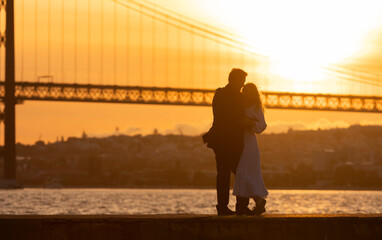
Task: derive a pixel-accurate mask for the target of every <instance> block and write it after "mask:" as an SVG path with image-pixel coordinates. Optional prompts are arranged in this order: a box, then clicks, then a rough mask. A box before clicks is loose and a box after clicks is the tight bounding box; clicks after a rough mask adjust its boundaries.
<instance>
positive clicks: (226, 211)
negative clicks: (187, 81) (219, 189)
mask: <svg viewBox="0 0 382 240" xmlns="http://www.w3.org/2000/svg"><path fill="white" fill-rule="evenodd" d="M216 210H217V211H218V216H230V215H235V212H234V211H232V210H231V209H229V208H228V207H227V206H224V207H219V206H218V205H216Z"/></svg>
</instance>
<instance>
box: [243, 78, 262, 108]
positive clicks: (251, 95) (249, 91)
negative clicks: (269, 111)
mask: <svg viewBox="0 0 382 240" xmlns="http://www.w3.org/2000/svg"><path fill="white" fill-rule="evenodd" d="M243 94H244V95H245V96H246V97H245V106H246V107H249V106H252V105H255V106H256V107H258V108H260V109H261V110H262V111H263V112H264V107H263V103H262V102H261V97H260V93H259V90H257V87H256V85H255V84H253V83H247V84H245V85H244V87H243Z"/></svg>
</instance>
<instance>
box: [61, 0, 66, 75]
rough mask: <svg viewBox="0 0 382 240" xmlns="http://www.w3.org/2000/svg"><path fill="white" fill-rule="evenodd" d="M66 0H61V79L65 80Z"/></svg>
mask: <svg viewBox="0 0 382 240" xmlns="http://www.w3.org/2000/svg"><path fill="white" fill-rule="evenodd" d="M64 2H65V0H61V81H62V82H64V81H65V71H64V61H65V55H64V53H65V51H64V50H65V44H64V42H65V35H64V32H65V31H64V30H65V21H64V20H65V10H64V9H65V6H64Z"/></svg>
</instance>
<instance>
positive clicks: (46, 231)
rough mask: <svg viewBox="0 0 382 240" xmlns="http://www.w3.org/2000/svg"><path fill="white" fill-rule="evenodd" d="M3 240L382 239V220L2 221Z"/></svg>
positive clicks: (368, 217)
mask: <svg viewBox="0 0 382 240" xmlns="http://www.w3.org/2000/svg"><path fill="white" fill-rule="evenodd" d="M0 239H1V240H13V239H23V240H25V239H39V240H40V239H41V240H44V239H49V240H50V239H54V240H61V239H65V240H66V239H73V240H76V239H81V240H87V239H91V240H98V239H112V240H114V239H166V240H172V239H177V240H178V239H180V240H188V239H261V240H265V239H282V240H288V239H304V240H305V239H327V240H330V239H373V240H374V239H375V240H377V239H382V214H374V215H369V214H368V215H363V214H362V215H361V214H357V215H355V214H346V215H304V214H301V215H281V214H278V215H272V214H268V215H264V216H260V217H246V216H229V217H218V216H213V215H124V216H121V215H44V216H39V215H37V216H36V215H24V216H20V215H18V216H12V215H0Z"/></svg>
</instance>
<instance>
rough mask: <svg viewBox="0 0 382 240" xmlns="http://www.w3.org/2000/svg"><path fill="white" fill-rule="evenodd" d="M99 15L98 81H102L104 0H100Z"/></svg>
mask: <svg viewBox="0 0 382 240" xmlns="http://www.w3.org/2000/svg"><path fill="white" fill-rule="evenodd" d="M100 7H101V14H100V15H101V16H100V22H101V23H100V75H99V76H100V82H101V84H102V83H103V9H104V0H101V4H100Z"/></svg>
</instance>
